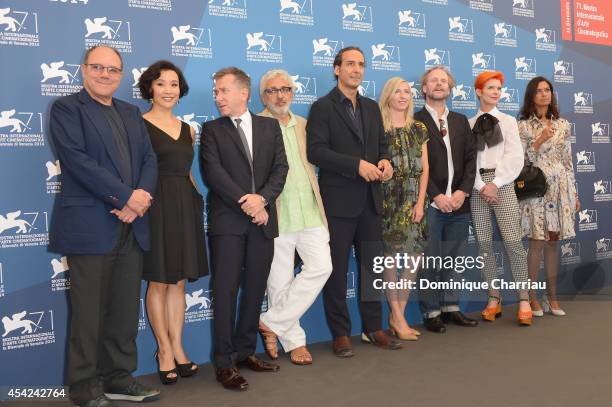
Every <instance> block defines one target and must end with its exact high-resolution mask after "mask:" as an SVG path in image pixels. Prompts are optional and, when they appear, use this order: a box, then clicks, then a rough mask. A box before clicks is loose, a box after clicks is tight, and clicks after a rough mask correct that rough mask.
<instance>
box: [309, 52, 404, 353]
mask: <svg viewBox="0 0 612 407" xmlns="http://www.w3.org/2000/svg"><path fill="white" fill-rule="evenodd" d="M364 70H365V60H364V55H363V52H362V51H361V50H360V49H359V48H357V47H346V48H344V49H342V50H340V51H339V52H338V54H337V55H336V58H335V60H334V73H335V76H336V79H337V81H338V86H337V87H335V88H334V89H333V90H332V91H331V92H329V93H328V94H327V95H326V96H324V97H322V98H320V99H319V100H317V101H316V102H315V103H314V104H313V105H312V107H311V109H310V115H309V117H308V124H307V126H306V134H307V139H308V149H307V152H308V160H309V161H310V162H311V163H313V164H314V165H317V166H318V167H319V185H320V189H321V197H322V198H323V205H324V206H325V212H326V213H327V217H328V224H329V233H330V249H331V256H332V265H333V271H332V274H331V276H330V278H329V280H327V283H326V284H325V287H324V289H323V301H324V305H325V314H326V317H327V322H328V324H329V327H330V329H331V331H332V335H333V337H334V345H333V349H334V353H335V354H336V356H338V357H350V356H353V349H352V345H351V341H350V335H351V320H350V317H349V312H348V307H347V304H346V282H347V272H348V260H349V252H350V249H351V245H352V244H354V245H355V248H356V253H357V258H358V259H359V260H358V262H359V268H360V281H361V284H360V287H361V290H360V297H361V298H360V299H359V310H360V313H361V319H362V321H363V330H362V340H363V341H364V342H368V343H372V344H374V345H377V346H380V347H382V348H385V349H399V348H400V347H401V345H400V344H399V342H397V341H395V340H394V339H393V338H391V337H390V336H389V335H387V334H386V333H385V332H384V331H383V330H382V321H381V303H380V295H379V293H378V292H376V291H375V290H374V288H373V285H372V282H373V279H372V276H373V274H372V273H373V271H372V266H373V259H374V257H375V256H380V255H382V252H383V250H382V224H381V223H382V219H381V213H382V201H383V197H382V190H381V186H380V182H381V181H386V180H389V179H390V178H391V176H392V175H393V168H392V167H391V163H390V162H389V152H388V144H387V139H386V137H385V135H384V128H383V124H382V117H381V114H380V110H379V108H378V104H377V103H376V102H375V101H373V100H371V99H368V98H366V97H362V96H360V95H359V92H358V89H359V86H360V85H361V81H362V80H363V73H364Z"/></svg>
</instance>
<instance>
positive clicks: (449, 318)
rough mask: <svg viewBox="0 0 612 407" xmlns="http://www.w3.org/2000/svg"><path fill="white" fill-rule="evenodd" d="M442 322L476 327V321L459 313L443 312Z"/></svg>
mask: <svg viewBox="0 0 612 407" xmlns="http://www.w3.org/2000/svg"><path fill="white" fill-rule="evenodd" d="M442 321H444V323H446V324H450V323H453V324H455V325H459V326H476V325H478V321H476V320H475V319H472V318H468V317H466V316H465V315H464V314H463V313H462V312H461V311H452V312H443V313H442Z"/></svg>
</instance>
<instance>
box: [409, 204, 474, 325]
mask: <svg viewBox="0 0 612 407" xmlns="http://www.w3.org/2000/svg"><path fill="white" fill-rule="evenodd" d="M469 224H470V214H469V212H468V213H462V214H454V213H452V212H451V213H444V212H442V211H440V210H438V209H436V208H434V207H433V206H430V207H429V208H428V209H427V225H428V227H427V241H428V244H427V249H425V256H430V257H432V256H433V257H437V256H440V257H441V258H442V259H444V257H446V256H451V257H456V256H462V255H463V254H464V252H465V247H466V245H467V238H468V227H469ZM419 278H420V279H427V280H429V281H430V282H446V281H450V280H451V279H453V280H454V281H461V275H460V274H458V273H457V272H456V271H455V270H454V269H452V268H450V269H449V268H444V267H442V268H437V267H436V266H435V265H434V264H431V260H430V265H429V267H426V264H424V266H423V268H422V270H421V273H420V277H419ZM419 306H420V308H421V312H422V313H423V316H424V317H425V318H433V317H435V316H438V315H440V313H441V312H442V311H443V312H452V311H459V292H458V290H453V289H450V290H436V289H422V290H419Z"/></svg>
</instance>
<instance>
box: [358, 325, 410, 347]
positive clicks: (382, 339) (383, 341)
mask: <svg viewBox="0 0 612 407" xmlns="http://www.w3.org/2000/svg"><path fill="white" fill-rule="evenodd" d="M361 342H363V343H369V344H372V345H374V346H378V347H379V348H383V349H389V350H397V349H401V348H402V344H401V343H400V342H399V341H396V340H395V339H394V338H393V337H392V336H390V335H387V333H386V332H385V331H383V330H382V329H381V330H378V331H375V332H368V333H365V332H363V333H362V334H361Z"/></svg>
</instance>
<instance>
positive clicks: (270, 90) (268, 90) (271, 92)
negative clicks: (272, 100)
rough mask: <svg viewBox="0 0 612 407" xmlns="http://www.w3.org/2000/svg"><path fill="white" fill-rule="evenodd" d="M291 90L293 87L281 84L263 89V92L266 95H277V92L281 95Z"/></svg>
mask: <svg viewBox="0 0 612 407" xmlns="http://www.w3.org/2000/svg"><path fill="white" fill-rule="evenodd" d="M292 91H293V89H292V88H291V86H283V87H282V88H266V89H264V92H265V93H266V95H268V96H272V95H278V94H279V93H280V94H281V95H288V94H290V93H291V92H292Z"/></svg>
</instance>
